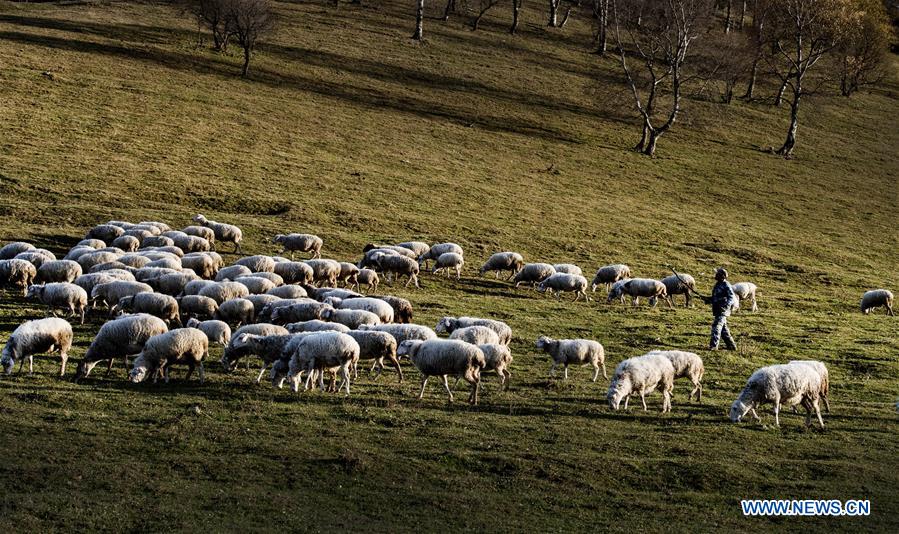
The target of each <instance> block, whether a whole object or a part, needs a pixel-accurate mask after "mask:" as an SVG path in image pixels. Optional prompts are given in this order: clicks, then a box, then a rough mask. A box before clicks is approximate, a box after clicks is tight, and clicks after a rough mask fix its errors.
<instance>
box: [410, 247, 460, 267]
mask: <svg viewBox="0 0 899 534" xmlns="http://www.w3.org/2000/svg"><path fill="white" fill-rule="evenodd" d="M447 252H453V253H455V254H459V255H460V256H464V255H465V253H464V251H463V250H462V247H460V246H459V245H457V244H455V243H440V244H438V245H433V246H432V247H431V248H430V249H429V250H428V251H427V252H425V253H424V254H422V255H420V256H419V257H418V263H419V265H421V264H424V267H425V269H427V268H428V260H436V259H437V258H439V257H440V255H441V254H446V253H447Z"/></svg>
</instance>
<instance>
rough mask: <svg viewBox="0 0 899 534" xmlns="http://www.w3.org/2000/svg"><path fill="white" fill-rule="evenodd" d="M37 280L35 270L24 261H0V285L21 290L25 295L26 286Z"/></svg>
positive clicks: (29, 263)
mask: <svg viewBox="0 0 899 534" xmlns="http://www.w3.org/2000/svg"><path fill="white" fill-rule="evenodd" d="M35 278H37V269H35V267H34V265H32V264H31V262H27V261H25V260H16V259H12V260H0V284H5V285H11V286H15V287H19V288H21V289H22V294H23V295H25V294H27V290H28V286H30V285H31V283H32V282H34V279H35Z"/></svg>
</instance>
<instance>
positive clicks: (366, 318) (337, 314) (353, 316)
mask: <svg viewBox="0 0 899 534" xmlns="http://www.w3.org/2000/svg"><path fill="white" fill-rule="evenodd" d="M321 318H322V319H323V320H325V321H331V322H332V323H340V324H342V325H346V326H348V327H350V328H353V329H355V328H359V325H363V324H372V325H374V324H381V320H380V319H378V316H377V315H375V314H373V313H371V312H368V311H365V310H335V309H334V308H329V309H326V310H322V312H321Z"/></svg>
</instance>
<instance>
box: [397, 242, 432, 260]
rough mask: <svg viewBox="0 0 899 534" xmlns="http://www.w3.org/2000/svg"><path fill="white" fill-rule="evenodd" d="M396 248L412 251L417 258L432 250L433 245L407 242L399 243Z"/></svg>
mask: <svg viewBox="0 0 899 534" xmlns="http://www.w3.org/2000/svg"><path fill="white" fill-rule="evenodd" d="M396 246H398V247H402V248H407V249H409V250H411V251H412V253H413V254H414V255H415V257H416V258H418V257H419V256H421V255H422V254H424V253H425V252H427V251H429V250H431V245H429V244H427V243H424V242H422V241H406V242H405V243H397V244H396Z"/></svg>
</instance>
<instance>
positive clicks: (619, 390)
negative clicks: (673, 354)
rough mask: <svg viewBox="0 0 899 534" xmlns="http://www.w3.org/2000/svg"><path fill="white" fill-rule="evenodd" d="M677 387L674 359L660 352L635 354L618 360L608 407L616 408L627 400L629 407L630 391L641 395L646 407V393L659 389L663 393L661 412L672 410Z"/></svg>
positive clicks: (609, 393) (608, 397) (610, 388)
mask: <svg viewBox="0 0 899 534" xmlns="http://www.w3.org/2000/svg"><path fill="white" fill-rule="evenodd" d="M673 389H674V366H673V365H672V364H671V360H669V359H668V358H666V357H665V356H662V355H660V354H653V353H649V354H644V355H643V356H638V357H636V358H628V359H627V360H624V361H623V362H621V363H619V364H618V366H617V367H616V368H615V373H614V374H613V375H612V381H611V383H610V384H609V391H608V393H607V395H606V400H607V401H608V403H609V407H610V408H612V409H613V410H617V409H618V408H619V407H620V406H621V400H622V399H623V400H624V409H625V410H626V409H627V404H628V400H629V399H630V396H631V395H640V401H641V402H642V403H643V411H644V412H645V411H648V408H647V407H646V394H647V393H652V391H653V390H658V391H659V392H660V393H661V394H662V413H665V412H670V411H671V391H672V390H673Z"/></svg>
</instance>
